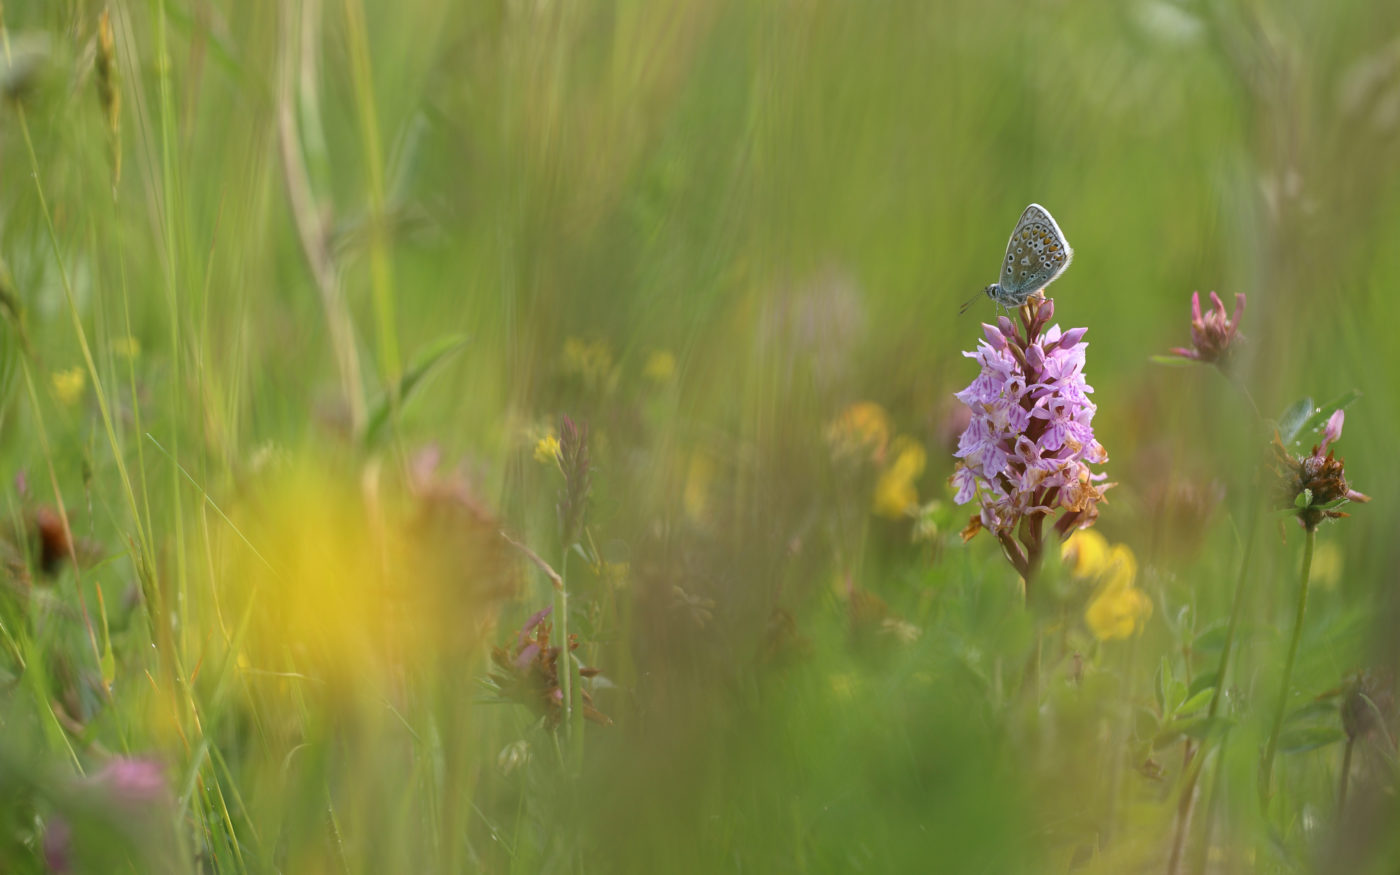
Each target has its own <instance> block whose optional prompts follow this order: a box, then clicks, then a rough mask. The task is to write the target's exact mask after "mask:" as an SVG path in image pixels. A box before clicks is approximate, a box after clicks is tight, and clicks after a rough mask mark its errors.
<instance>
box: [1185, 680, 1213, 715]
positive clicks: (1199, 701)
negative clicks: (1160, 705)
mask: <svg viewBox="0 0 1400 875" xmlns="http://www.w3.org/2000/svg"><path fill="white" fill-rule="evenodd" d="M1214 695H1215V687H1206V688H1205V689H1202V690H1199V691H1198V692H1196V693H1195V694H1194V695H1192V696H1191V697H1190V698H1189V699H1187V700H1186V701H1185V702H1182V703H1181V707H1180V708H1177V709H1176V716H1178V717H1185V716H1186V715H1188V714H1193V713H1195V712H1196V711H1199V710H1201V709H1202V708H1204V707H1205V706H1206V705H1208V704H1210V699H1211V697H1212V696H1214Z"/></svg>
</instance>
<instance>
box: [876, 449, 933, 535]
mask: <svg viewBox="0 0 1400 875" xmlns="http://www.w3.org/2000/svg"><path fill="white" fill-rule="evenodd" d="M891 454H892V455H893V457H894V461H892V462H891V463H890V466H889V467H888V468H886V469H885V470H884V471H881V472H880V479H879V480H878V481H877V482H876V483H875V501H874V510H875V513H877V514H879V515H880V516H883V517H888V518H890V519H899V518H901V517H904V516H906V515H908V513H909V511H910V510H911V509H913V508H916V507H918V505H919V491H918V489H917V488H916V487H915V486H914V484H915V482H916V481H917V480H918V479H919V478H920V477H921V476H923V473H924V465H925V464H926V463H927V461H928V454H927V453H926V452H925V451H924V448H923V446H922V445H920V444H919V443H918V442H917V441H915V440H914V439H913V438H910V437H907V436H903V435H901V436H900V437H898V438H896V439H895V442H894V445H893V446H892V447H891Z"/></svg>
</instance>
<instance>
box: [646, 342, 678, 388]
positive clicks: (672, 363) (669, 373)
mask: <svg viewBox="0 0 1400 875" xmlns="http://www.w3.org/2000/svg"><path fill="white" fill-rule="evenodd" d="M642 375H643V376H645V377H646V378H647V379H648V380H651V381H652V382H653V383H658V384H660V383H669V382H670V381H671V378H672V377H674V376H675V375H676V357H675V355H673V354H672V353H671V351H670V350H669V349H657V350H653V351H652V353H651V355H649V356H647V363H646V366H645V367H644V368H642Z"/></svg>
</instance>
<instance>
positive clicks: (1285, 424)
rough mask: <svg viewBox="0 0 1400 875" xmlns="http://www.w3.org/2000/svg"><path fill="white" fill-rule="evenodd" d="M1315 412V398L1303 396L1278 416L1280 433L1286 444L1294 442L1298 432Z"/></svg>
mask: <svg viewBox="0 0 1400 875" xmlns="http://www.w3.org/2000/svg"><path fill="white" fill-rule="evenodd" d="M1312 413H1313V400H1312V399H1311V398H1303V399H1301V400H1299V401H1296V402H1294V404H1293V406H1292V407H1289V408H1288V409H1287V410H1285V411H1283V415H1282V416H1280V417H1279V418H1278V434H1279V437H1280V438H1281V439H1282V440H1283V443H1284V445H1285V446H1287V445H1288V444H1291V443H1293V440H1294V439H1295V438H1297V437H1298V432H1299V431H1300V430H1301V429H1302V428H1303V423H1305V422H1307V421H1308V417H1310V416H1312Z"/></svg>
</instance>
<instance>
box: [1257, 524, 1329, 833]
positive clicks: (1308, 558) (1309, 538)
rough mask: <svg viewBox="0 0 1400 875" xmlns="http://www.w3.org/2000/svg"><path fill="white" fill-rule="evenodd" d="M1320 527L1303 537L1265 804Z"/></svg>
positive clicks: (1262, 779) (1263, 779) (1264, 781)
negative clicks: (1298, 583)
mask: <svg viewBox="0 0 1400 875" xmlns="http://www.w3.org/2000/svg"><path fill="white" fill-rule="evenodd" d="M1316 540H1317V531H1316V530H1315V529H1314V528H1313V527H1311V526H1309V527H1308V529H1307V534H1306V535H1305V536H1304V540H1303V573H1302V582H1301V583H1300V585H1299V587H1298V615H1297V617H1296V618H1295V619H1294V621H1293V639H1292V640H1291V641H1289V643H1288V659H1287V660H1286V661H1285V662H1284V664H1283V683H1282V685H1281V686H1280V688H1279V694H1278V708H1276V709H1275V710H1274V725H1273V728H1272V729H1271V730H1269V743H1268V745H1267V746H1266V747H1265V748H1264V765H1263V770H1262V771H1261V772H1260V775H1259V797H1260V799H1261V800H1262V801H1263V802H1264V804H1265V805H1267V804H1268V801H1269V792H1270V789H1271V787H1272V785H1273V777H1274V756H1275V755H1276V754H1277V753H1278V734H1279V730H1280V729H1281V728H1282V727H1283V715H1284V712H1285V711H1287V710H1288V686H1289V684H1290V683H1291V682H1292V680H1293V662H1294V660H1295V659H1297V657H1298V641H1299V639H1301V638H1302V637H1303V614H1304V613H1305V612H1306V611H1307V609H1308V580H1309V577H1310V575H1311V573H1312V560H1313V544H1314V543H1315V542H1316Z"/></svg>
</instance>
